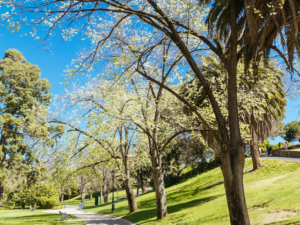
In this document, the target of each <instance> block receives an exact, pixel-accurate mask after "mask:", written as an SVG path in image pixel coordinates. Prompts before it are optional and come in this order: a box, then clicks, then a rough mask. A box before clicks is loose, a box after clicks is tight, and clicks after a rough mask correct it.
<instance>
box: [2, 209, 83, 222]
mask: <svg viewBox="0 0 300 225" xmlns="http://www.w3.org/2000/svg"><path fill="white" fill-rule="evenodd" d="M45 210H47V209H39V210H34V211H33V212H31V211H29V210H28V209H26V210H0V224H1V225H63V224H65V225H85V223H84V222H83V221H79V220H78V218H77V217H75V216H71V215H69V216H68V220H71V221H65V222H61V221H59V220H60V219H61V217H60V215H59V214H53V213H43V212H42V211H45ZM72 220H73V221H72ZM74 220H75V221H74Z"/></svg>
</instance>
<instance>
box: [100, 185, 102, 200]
mask: <svg viewBox="0 0 300 225" xmlns="http://www.w3.org/2000/svg"><path fill="white" fill-rule="evenodd" d="M101 199H102V185H100V203H101Z"/></svg>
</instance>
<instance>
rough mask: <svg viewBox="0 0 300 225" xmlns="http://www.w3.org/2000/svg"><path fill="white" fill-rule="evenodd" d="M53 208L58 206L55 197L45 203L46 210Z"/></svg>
mask: <svg viewBox="0 0 300 225" xmlns="http://www.w3.org/2000/svg"><path fill="white" fill-rule="evenodd" d="M55 206H59V201H58V199H57V198H56V197H52V198H48V199H47V201H46V207H47V209H52V208H54V207H55Z"/></svg>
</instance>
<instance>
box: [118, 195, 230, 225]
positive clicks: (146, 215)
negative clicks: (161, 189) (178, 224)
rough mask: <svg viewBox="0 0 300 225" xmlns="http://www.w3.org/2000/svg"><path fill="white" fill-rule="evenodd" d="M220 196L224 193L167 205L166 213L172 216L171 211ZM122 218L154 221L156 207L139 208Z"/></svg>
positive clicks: (134, 220)
mask: <svg viewBox="0 0 300 225" xmlns="http://www.w3.org/2000/svg"><path fill="white" fill-rule="evenodd" d="M222 196H224V194H222V195H216V196H212V197H205V198H199V199H195V200H192V201H188V202H184V203H179V204H176V205H169V206H168V214H169V216H172V214H173V213H176V212H178V211H181V210H182V209H187V208H191V207H195V206H198V205H202V204H204V203H207V202H209V201H212V200H215V199H217V198H220V197H222ZM123 218H124V219H127V220H129V221H131V222H133V223H136V222H139V224H143V223H148V222H150V221H156V208H154V209H145V210H139V211H137V212H134V213H131V214H127V215H126V216H124V217H123ZM150 218H153V219H150ZM145 220H146V221H145ZM142 221H145V222H142Z"/></svg>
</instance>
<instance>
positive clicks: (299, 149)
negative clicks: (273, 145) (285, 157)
mask: <svg viewBox="0 0 300 225" xmlns="http://www.w3.org/2000/svg"><path fill="white" fill-rule="evenodd" d="M287 151H300V148H296V149H289V150H287Z"/></svg>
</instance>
